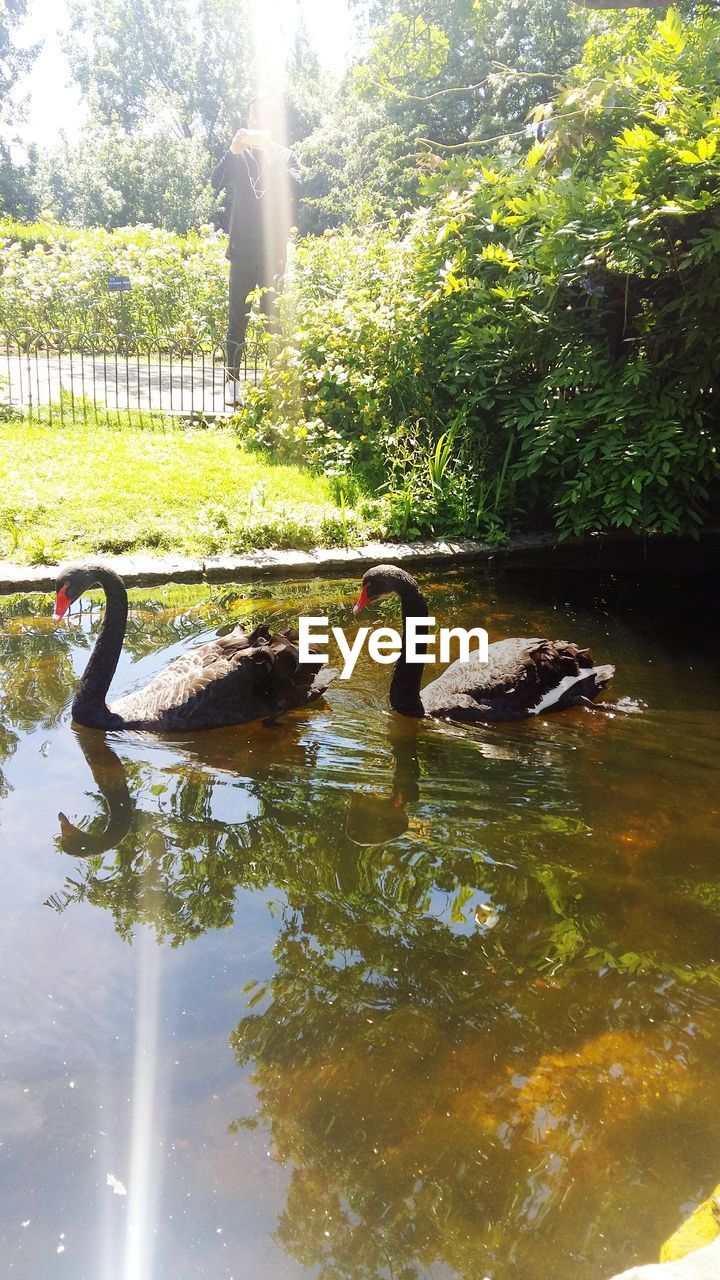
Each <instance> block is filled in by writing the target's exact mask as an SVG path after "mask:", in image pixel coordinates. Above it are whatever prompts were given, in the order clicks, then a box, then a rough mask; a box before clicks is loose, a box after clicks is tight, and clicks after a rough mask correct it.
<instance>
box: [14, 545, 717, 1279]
mask: <svg viewBox="0 0 720 1280" xmlns="http://www.w3.org/2000/svg"><path fill="white" fill-rule="evenodd" d="M422 583H423V586H424V587H425V588H426V589H427V592H428V595H429V599H430V603H431V605H432V611H433V612H434V613H435V614H436V615H437V618H438V623H439V625H451V624H455V625H458V624H462V625H465V626H472V625H480V624H481V625H485V626H486V627H487V628H488V630H489V632H490V639H491V640H493V639H499V638H502V637H503V636H505V635H543V634H549V635H550V636H552V637H556V636H559V637H562V638H568V639H575V640H578V641H581V642H583V643H587V644H590V645H591V646H592V647H593V650H594V653H595V656H596V658H599V659H601V660H603V661H613V662H615V663H616V665H617V679H616V682H615V684H614V686H613V688H612V690H611V692H610V693H609V698H611V699H612V704H613V705H611V706H609V707H607V706H606V707H605V708H604V709H598V710H595V711H592V712H591V711H586V710H573V711H568V712H564V713H561V714H560V715H557V716H555V717H548V718H547V719H542V718H538V719H536V720H531V721H527V722H523V723H520V724H510V725H496V726H489V727H487V728H482V727H479V728H475V729H472V730H470V731H463V730H458V729H453V728H450V727H446V726H443V725H439V724H432V723H431V724H415V723H413V722H410V721H405V720H403V719H401V718H399V717H396V716H394V715H393V714H392V713H391V712H390V711H389V708H388V703H387V689H388V683H389V669H388V668H387V667H378V666H375V665H374V664H373V663H371V661H370V660H369V659H368V658H367V656H366V655H365V654H364V655H363V658H362V659H361V662H360V663H359V665H358V667H357V668H356V671H355V674H354V676H353V679H352V681H351V682H349V683H343V684H341V683H339V682H338V683H336V684H335V685H334V686H333V688H332V689H331V690H330V693H329V695H328V699H327V702H326V703H324V704H322V705H319V706H317V707H315V708H312V709H309V710H307V711H306V712H303V713H299V714H295V715H294V716H291V717H288V718H287V719H286V720H285V721H284V722H281V723H279V724H277V725H275V726H273V727H265V726H263V725H253V726H248V727H245V728H241V729H234V730H229V731H217V732H213V733H207V734H204V735H196V736H195V737H194V738H193V739H192V740H162V739H160V738H155V737H150V736H148V737H143V736H141V735H137V734H136V735H131V734H124V735H123V734H109V735H107V736H103V735H102V734H98V733H93V732H88V731H80V730H75V729H73V728H72V727H71V724H70V721H69V713H68V707H69V701H70V697H71V692H72V685H73V679H74V674H73V673H75V675H77V674H78V673H79V672H80V671H81V670H82V668H83V665H84V663H85V662H86V660H87V656H88V651H89V647H90V645H91V643H92V638H93V634H94V632H95V631H96V629H97V626H98V623H99V618H100V610H99V607H98V606H99V602H100V598H99V597H98V598H97V599H96V600H95V602H94V604H92V603H91V604H90V605H88V606H86V607H85V608H84V609H83V610H82V611H81V612H80V611H77V607H76V611H74V612H73V613H72V614H71V615H70V620H69V623H67V624H63V625H60V626H57V625H53V623H52V621H51V619H50V609H51V601H50V598H49V597H44V596H39V595H35V596H26V597H22V598H21V597H17V596H16V597H14V598H13V597H6V598H4V599H0V699H1V702H0V706H1V709H2V713H1V716H0V770H1V772H0V852H1V856H2V884H3V889H4V892H3V902H2V907H1V910H2V932H1V934H0V975H1V978H0V1032H1V1036H2V1038H1V1039H0V1058H1V1064H2V1072H1V1076H0V1177H1V1178H2V1189H1V1190H0V1252H1V1255H2V1262H3V1274H6V1275H7V1276H8V1277H15V1276H17V1277H23V1280H46V1277H47V1278H50V1277H52V1278H54V1277H61V1276H66V1277H68V1278H71V1280H151V1277H156V1278H157V1280H160V1278H162V1280H165V1278H166V1277H170V1276H177V1277H182V1280H201V1278H205V1277H207V1278H208V1280H227V1278H230V1277H232V1278H234V1280H247V1278H250V1280H255V1278H256V1277H257V1278H258V1280H281V1278H282V1280H295V1278H297V1277H318V1278H322V1280H331V1278H332V1280H341V1278H342V1280H345V1278H346V1280H378V1278H380V1277H388V1278H390V1277H392V1278H394V1280H411V1278H419V1277H422V1278H424V1277H428V1278H432V1280H483V1278H484V1277H489V1278H490V1280H547V1277H548V1276H552V1277H553V1280H604V1277H606V1276H608V1275H610V1274H611V1273H612V1272H614V1271H616V1270H619V1269H620V1268H621V1267H623V1266H627V1265H629V1264H630V1263H631V1262H632V1261H635V1260H637V1261H654V1260H656V1259H657V1253H658V1249H659V1246H660V1244H661V1242H662V1241H663V1240H664V1239H665V1238H666V1237H667V1236H668V1235H669V1234H670V1233H671V1232H672V1231H673V1230H674V1229H675V1227H676V1226H677V1225H678V1224H679V1221H680V1219H681V1218H682V1216H683V1215H684V1214H685V1213H687V1211H688V1210H689V1209H690V1208H692V1207H693V1206H694V1205H695V1204H696V1203H697V1202H698V1201H699V1200H700V1199H701V1198H703V1197H704V1196H705V1195H707V1194H708V1192H709V1191H710V1190H711V1189H712V1187H713V1186H715V1184H716V1183H717V1182H718V1179H720V1155H719V1153H720V1054H718V1051H717V1044H718V1038H719V1036H720V965H719V964H718V962H719V961H720V942H719V938H720V864H719V860H718V836H719V835H720V793H719V791H718V774H717V760H718V748H719V747H720V681H719V679H718V670H719V668H718V657H719V656H720V655H719V654H718V644H717V640H716V639H715V637H714V636H713V635H711V634H710V632H709V629H708V625H707V616H708V610H707V601H709V600H710V599H711V598H712V596H713V595H715V593H716V588H717V584H716V582H715V583H711V584H708V583H707V582H700V581H694V580H688V579H684V580H683V579H678V580H677V581H675V580H672V579H671V578H668V576H667V575H666V576H664V577H663V578H655V577H654V576H653V575H645V576H641V577H639V578H638V579H635V578H633V577H632V576H630V577H627V578H623V577H620V578H618V577H615V578H609V577H600V576H595V577H593V576H590V577H588V574H587V573H579V574H573V573H563V574H562V575H559V574H558V575H553V574H550V573H539V572H526V573H524V574H523V573H519V572H514V573H510V572H508V571H505V572H501V571H498V570H496V571H491V570H489V569H486V568H482V569H479V570H477V571H476V572H474V573H472V574H464V575H460V574H455V573H446V574H444V575H441V576H435V577H428V576H424V577H423V579H422ZM357 591H358V584H357V582H356V581H333V582H317V581H314V582H297V583H289V584H283V585H282V586H268V585H266V584H263V583H259V584H255V585H254V586H250V585H247V584H245V585H242V584H241V585H233V586H212V587H208V586H197V587H182V588H180V587H174V588H169V589H166V590H163V589H152V590H147V591H135V592H132V593H131V605H132V614H131V622H130V627H129V633H128V637H127V641H126V649H125V653H124V656H123V660H122V664H121V667H120V670H119V672H118V676H117V678H116V682H115V685H114V688H116V689H117V690H122V689H126V688H128V687H130V686H132V685H134V684H135V683H137V682H140V681H142V680H144V679H146V678H147V677H148V676H149V675H151V674H153V673H154V672H155V671H156V670H158V669H159V668H160V667H161V666H162V665H164V663H165V662H166V661H167V660H168V659H169V658H170V657H172V656H174V655H175V654H176V653H178V652H179V651H181V650H182V649H183V648H184V647H185V646H187V645H189V644H191V643H193V642H195V641H199V640H204V639H206V638H208V637H209V636H211V635H212V633H213V632H214V630H215V629H217V628H218V627H219V626H221V625H223V624H226V623H227V622H229V621H234V620H245V619H254V620H255V621H259V620H261V619H267V620H269V621H270V622H271V623H272V624H273V625H274V626H280V625H281V624H287V623H290V622H292V621H293V620H294V618H295V617H296V616H297V615H298V614H299V613H306V614H316V613H328V614H329V615H330V619H331V623H332V624H342V625H344V626H345V627H346V628H347V632H348V634H350V633H352V632H353V630H354V627H355V623H354V622H353V620H352V613H351V609H350V606H351V604H352V602H353V601H354V599H355V598H356V596H357ZM375 616H376V617H379V616H382V617H384V618H385V619H386V620H387V621H388V622H391V623H393V624H394V623H396V620H397V617H398V612H397V607H396V602H386V603H384V604H383V605H381V606H380V607H379V608H378V609H377V611H376V615H375ZM60 811H61V812H62V813H63V814H64V815H65V817H64V818H63V819H62V820H60V819H59V818H58V813H59V812H60ZM69 824H74V825H75V826H76V827H81V828H83V829H84V832H85V834H83V832H82V831H80V832H78V831H77V830H73V827H72V826H70V825H69Z"/></svg>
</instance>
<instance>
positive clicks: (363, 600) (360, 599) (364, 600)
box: [353, 587, 370, 613]
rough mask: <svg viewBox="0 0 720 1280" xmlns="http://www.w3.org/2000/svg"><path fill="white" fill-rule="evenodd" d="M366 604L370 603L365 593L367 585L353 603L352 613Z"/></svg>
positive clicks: (357, 611)
mask: <svg viewBox="0 0 720 1280" xmlns="http://www.w3.org/2000/svg"><path fill="white" fill-rule="evenodd" d="M366 604H370V597H369V595H368V593H367V587H363V589H362V591H361V592H360V595H359V597H358V602H357V604H354V605H353V613H359V612H360V610H361V609H364V608H365V605H366Z"/></svg>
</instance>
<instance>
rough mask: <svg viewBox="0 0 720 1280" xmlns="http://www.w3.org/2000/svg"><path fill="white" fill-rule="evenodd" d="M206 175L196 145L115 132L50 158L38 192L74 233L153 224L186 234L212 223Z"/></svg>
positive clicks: (43, 162) (41, 170)
mask: <svg viewBox="0 0 720 1280" xmlns="http://www.w3.org/2000/svg"><path fill="white" fill-rule="evenodd" d="M207 171H208V157H207V153H206V151H205V149H204V147H203V146H202V145H201V144H200V143H199V142H197V141H195V140H194V139H192V138H170V139H168V138H165V137H162V136H160V135H158V134H157V133H155V134H148V133H147V131H138V132H137V133H135V134H133V135H128V134H125V133H123V132H122V131H121V130H119V129H117V128H109V129H105V130H102V131H100V132H97V133H93V134H90V135H89V136H88V137H86V138H83V139H81V141H80V142H78V143H75V144H70V143H68V142H63V143H61V144H60V145H59V146H57V147H55V148H54V149H53V150H51V151H49V152H45V153H44V154H43V155H42V156H41V158H40V161H39V163H38V170H37V174H36V177H35V180H34V188H35V192H36V195H37V202H38V205H39V207H40V208H41V209H42V210H43V212H46V213H49V214H51V215H52V216H53V217H54V218H56V219H57V220H58V221H61V222H69V223H71V224H72V225H74V226H79V227H90V226H103V227H108V228H110V227H125V226H130V225H132V224H136V223H150V224H151V225H152V226H155V227H163V228H165V229H166V230H169V231H178V232H180V233H181V234H184V233H185V232H187V231H188V230H190V229H191V228H192V227H197V226H198V225H200V224H201V223H203V222H208V221H209V219H210V216H211V213H212V209H213V196H212V192H211V190H210V187H209V184H208V172H207Z"/></svg>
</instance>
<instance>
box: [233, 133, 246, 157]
mask: <svg viewBox="0 0 720 1280" xmlns="http://www.w3.org/2000/svg"><path fill="white" fill-rule="evenodd" d="M249 146H250V143H249V142H248V140H247V129H238V131H237V133H236V134H235V137H234V138H233V140H232V142H231V143H230V154H231V155H232V156H239V155H240V153H241V152H242V151H247V149H248V147H249Z"/></svg>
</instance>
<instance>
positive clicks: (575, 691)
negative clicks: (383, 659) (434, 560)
mask: <svg viewBox="0 0 720 1280" xmlns="http://www.w3.org/2000/svg"><path fill="white" fill-rule="evenodd" d="M362 586H363V589H362V593H361V595H360V599H359V600H358V603H357V605H356V606H355V611H356V612H357V611H358V610H359V609H361V608H363V607H364V606H365V605H366V604H370V603H371V602H372V601H373V600H379V599H381V598H382V597H383V596H388V595H392V594H396V595H399V597H400V601H401V604H402V612H403V627H404V624H405V619H406V618H426V617H427V616H428V610H427V603H426V601H425V598H424V596H423V595H422V593H421V591H420V590H419V588H418V585H417V583H416V582H415V580H414V578H411V577H410V574H409V573H406V572H405V570H404V569H399V568H397V567H396V566H394V565H378V566H377V567H376V568H374V569H368V571H367V573H366V574H365V576H364V578H363V581H362ZM422 671H423V667H422V665H421V664H417V663H409V662H408V661H407V659H406V647H405V637H404V635H403V651H402V653H401V655H400V657H399V658H398V661H397V662H396V664H395V670H394V672H393V677H392V682H391V684H390V705H391V706H392V707H393V709H394V710H395V711H399V712H400V713H401V714H402V715H406V716H416V717H421V716H433V717H435V718H436V719H440V720H459V721H464V722H470V723H472V722H482V721H493V720H524V719H526V718H527V717H528V716H532V715H537V714H539V713H540V712H542V713H543V714H544V713H545V712H546V711H560V710H562V709H563V708H564V707H570V706H579V705H583V704H587V702H588V700H589V699H592V698H595V697H596V696H597V694H598V693H600V691H601V689H604V687H605V685H606V684H607V683H608V682H609V681H610V680H611V679H612V677H613V675H614V674H615V668H614V667H611V666H602V667H598V666H595V664H594V663H593V659H592V654H591V653H590V650H589V649H580V648H579V647H578V645H576V644H571V643H569V642H568V641H566V640H543V639H527V640H526V639H512V640H499V641H497V643H495V644H491V645H490V646H489V652H488V661H487V662H485V663H481V662H478V661H477V660H474V661H473V660H471V661H469V662H461V661H459V660H458V661H457V662H453V663H452V664H451V665H450V666H449V667H448V668H447V669H446V670H445V671H444V672H443V674H442V675H441V676H438V678H437V680H433V681H432V682H431V683H430V684H428V685H426V686H425V688H424V689H422V690H421V688H420V681H421V677H422Z"/></svg>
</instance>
